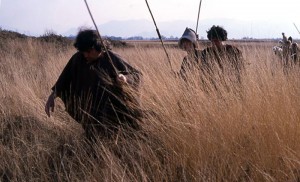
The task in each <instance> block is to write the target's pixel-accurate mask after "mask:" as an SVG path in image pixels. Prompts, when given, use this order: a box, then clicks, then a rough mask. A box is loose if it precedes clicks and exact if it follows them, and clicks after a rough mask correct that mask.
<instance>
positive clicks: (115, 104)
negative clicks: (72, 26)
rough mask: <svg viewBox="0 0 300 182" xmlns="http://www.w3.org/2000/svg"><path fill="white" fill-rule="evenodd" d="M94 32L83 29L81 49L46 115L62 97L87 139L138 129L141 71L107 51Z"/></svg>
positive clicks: (57, 85)
mask: <svg viewBox="0 0 300 182" xmlns="http://www.w3.org/2000/svg"><path fill="white" fill-rule="evenodd" d="M99 40H100V39H99V36H98V34H97V33H96V31H94V30H89V29H88V30H81V31H80V32H79V33H78V35H77V37H76V40H75V43H74V46H75V48H76V49H77V50H78V52H76V53H75V54H74V55H73V56H72V57H71V59H70V60H69V62H68V63H67V65H66V66H65V68H64V70H63V71H62V73H61V75H60V76H59V78H58V80H57V81H56V83H55V85H54V86H53V87H52V93H51V94H50V96H49V98H48V100H47V103H46V105H45V112H46V114H47V115H48V116H49V117H50V111H52V112H53V111H54V100H55V98H56V97H59V98H60V99H61V100H62V101H63V102H64V104H65V107H66V111H67V112H68V114H69V115H70V116H71V117H73V118H74V119H75V120H76V121H77V122H79V123H81V124H82V126H83V129H84V130H85V134H86V136H87V138H88V139H90V140H94V139H95V138H96V137H97V136H100V137H108V138H110V137H112V136H114V135H115V134H116V133H118V131H119V129H120V128H128V129H129V128H130V129H138V128H139V125H138V122H137V121H138V118H139V117H140V112H139V109H138V105H139V101H138V90H139V85H140V82H141V76H142V74H141V72H140V71H138V70H137V69H135V68H134V67H132V66H131V65H129V64H128V63H127V62H126V61H124V59H122V58H121V57H120V56H119V55H117V54H116V53H114V52H112V51H111V50H109V51H107V52H106V51H105V50H104V47H103V45H102V44H101V42H100V41H99Z"/></svg>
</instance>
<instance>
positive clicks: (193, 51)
mask: <svg viewBox="0 0 300 182" xmlns="http://www.w3.org/2000/svg"><path fill="white" fill-rule="evenodd" d="M197 40H198V35H197V34H196V32H195V31H194V30H192V29H190V28H186V29H185V31H184V32H183V35H182V36H181V38H180V39H179V41H178V46H179V47H180V48H181V49H183V50H184V51H186V52H187V55H186V56H185V57H184V58H183V62H182V64H181V68H180V71H179V75H180V76H181V77H182V78H183V79H184V80H186V79H187V74H188V73H189V72H190V71H191V69H193V68H199V63H200V61H199V58H200V54H201V51H200V50H198V49H197V47H198V46H197V45H198V44H197Z"/></svg>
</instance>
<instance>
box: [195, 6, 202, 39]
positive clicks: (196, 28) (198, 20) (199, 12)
mask: <svg viewBox="0 0 300 182" xmlns="http://www.w3.org/2000/svg"><path fill="white" fill-rule="evenodd" d="M201 3H202V0H200V4H199V9H198V18H197V25H196V34H197V32H198V22H199V17H200V10H201Z"/></svg>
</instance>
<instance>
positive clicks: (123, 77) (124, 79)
mask: <svg viewBox="0 0 300 182" xmlns="http://www.w3.org/2000/svg"><path fill="white" fill-rule="evenodd" d="M117 80H118V81H119V82H121V83H127V78H126V76H125V75H123V74H118V78H117Z"/></svg>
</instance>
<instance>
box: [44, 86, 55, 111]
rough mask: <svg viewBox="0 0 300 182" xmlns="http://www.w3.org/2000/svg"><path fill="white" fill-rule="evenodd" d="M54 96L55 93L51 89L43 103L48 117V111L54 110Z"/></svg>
mask: <svg viewBox="0 0 300 182" xmlns="http://www.w3.org/2000/svg"><path fill="white" fill-rule="evenodd" d="M55 98H56V94H55V92H54V91H53V92H52V93H51V94H50V95H49V97H48V100H47V102H46V105H45V112H46V114H47V116H48V117H50V111H51V112H54V106H55V102H54V100H55Z"/></svg>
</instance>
